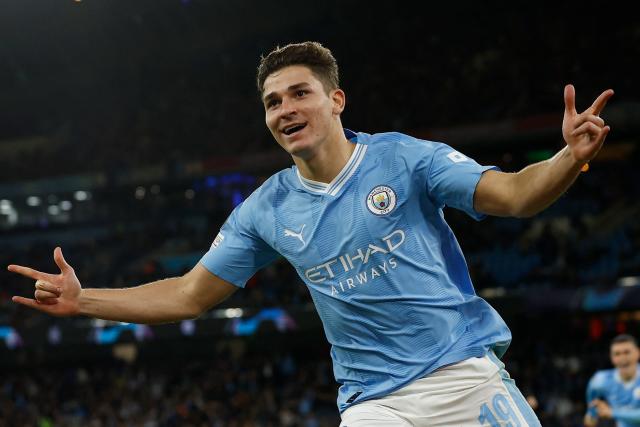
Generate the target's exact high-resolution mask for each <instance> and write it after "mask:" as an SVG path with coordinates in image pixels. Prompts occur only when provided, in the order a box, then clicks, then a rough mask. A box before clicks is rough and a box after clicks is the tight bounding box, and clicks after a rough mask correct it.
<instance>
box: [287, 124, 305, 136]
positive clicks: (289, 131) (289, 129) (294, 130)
mask: <svg viewBox="0 0 640 427" xmlns="http://www.w3.org/2000/svg"><path fill="white" fill-rule="evenodd" d="M304 127H305V125H303V124H301V125H295V126H291V127H290V128H285V129H284V134H285V135H291V134H292V133H294V132H297V131H299V130H300V129H302V128H304Z"/></svg>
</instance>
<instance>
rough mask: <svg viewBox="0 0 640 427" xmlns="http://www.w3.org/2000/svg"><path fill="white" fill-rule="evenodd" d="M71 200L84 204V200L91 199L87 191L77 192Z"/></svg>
mask: <svg viewBox="0 0 640 427" xmlns="http://www.w3.org/2000/svg"><path fill="white" fill-rule="evenodd" d="M73 198H74V199H76V200H77V201H78V202H84V201H85V200H89V199H90V198H91V193H89V192H88V191H82V190H78V191H76V192H75V193H73Z"/></svg>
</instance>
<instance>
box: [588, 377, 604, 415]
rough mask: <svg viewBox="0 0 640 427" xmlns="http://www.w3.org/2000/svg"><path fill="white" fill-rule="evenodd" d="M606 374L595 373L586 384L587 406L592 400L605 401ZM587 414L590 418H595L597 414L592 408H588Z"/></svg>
mask: <svg viewBox="0 0 640 427" xmlns="http://www.w3.org/2000/svg"><path fill="white" fill-rule="evenodd" d="M605 386H606V374H605V373H604V372H601V371H598V372H596V373H595V374H594V375H593V376H592V377H591V379H590V380H589V383H588V384H587V391H586V399H587V406H588V405H589V403H590V402H591V401H592V400H593V399H606V392H605V391H604V389H605ZM587 413H588V414H589V415H591V416H592V417H594V418H595V417H597V416H598V413H597V412H596V409H595V408H594V407H591V408H588V410H587Z"/></svg>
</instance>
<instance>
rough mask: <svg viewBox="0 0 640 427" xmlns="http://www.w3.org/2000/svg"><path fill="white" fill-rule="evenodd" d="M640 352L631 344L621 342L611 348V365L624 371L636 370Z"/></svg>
mask: <svg viewBox="0 0 640 427" xmlns="http://www.w3.org/2000/svg"><path fill="white" fill-rule="evenodd" d="M639 357H640V351H639V350H638V347H636V346H635V345H634V344H633V343H631V342H619V343H615V344H613V345H612V346H611V363H612V364H613V366H615V367H616V368H617V369H620V370H622V371H627V370H634V369H635V367H636V364H637V363H638V358H639Z"/></svg>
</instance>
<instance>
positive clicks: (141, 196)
mask: <svg viewBox="0 0 640 427" xmlns="http://www.w3.org/2000/svg"><path fill="white" fill-rule="evenodd" d="M146 193H147V190H146V189H145V188H144V187H138V188H136V192H135V196H136V199H138V200H142V199H144V196H145V194H146Z"/></svg>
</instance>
